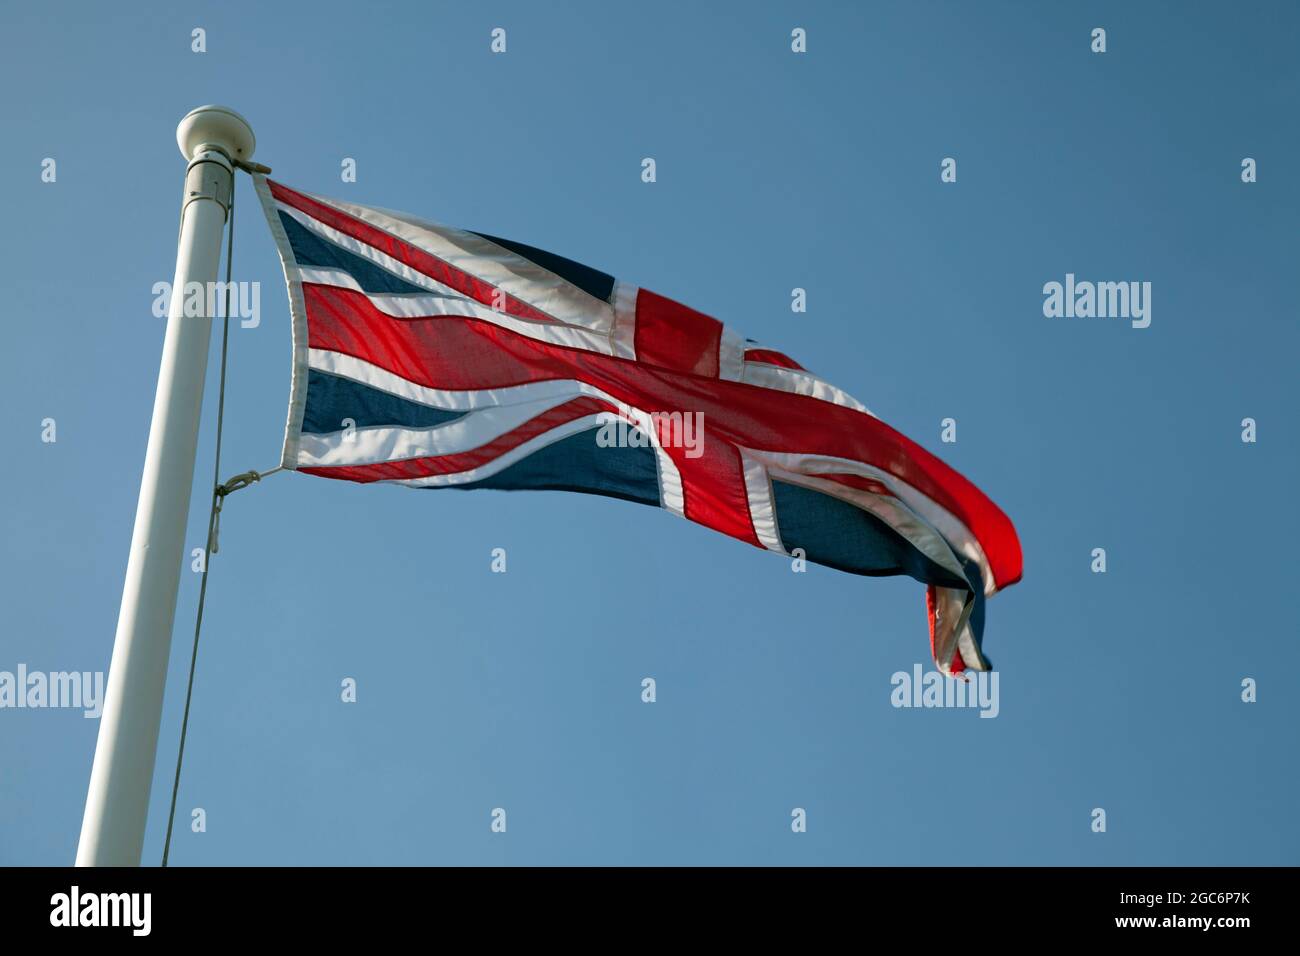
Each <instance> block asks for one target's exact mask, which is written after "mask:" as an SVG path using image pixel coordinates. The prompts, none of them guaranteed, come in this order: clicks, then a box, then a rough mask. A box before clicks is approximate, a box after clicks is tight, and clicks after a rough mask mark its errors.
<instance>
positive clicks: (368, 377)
mask: <svg viewBox="0 0 1300 956" xmlns="http://www.w3.org/2000/svg"><path fill="white" fill-rule="evenodd" d="M254 178H255V181H256V186H257V192H258V196H259V197H260V199H261V202H262V206H263V209H264V211H265V212H266V217H267V221H268V222H269V224H270V227H271V232H272V234H273V235H274V237H275V242H276V246H277V247H278V249H279V253H280V259H281V261H282V263H283V266H284V274H285V279H286V281H287V283H288V287H289V302H290V312H291V314H292V319H293V378H292V386H291V396H290V401H289V416H288V424H287V426H286V429H285V441H284V454H283V461H282V465H283V466H284V467H285V468H289V469H296V470H297V471H300V472H304V473H306V474H310V475H319V476H321V477H325V478H336V479H341V480H344V481H353V482H362V483H368V482H387V483H391V484H401V485H406V486H409V487H412V488H456V489H461V490H466V489H475V488H496V489H505V490H522V489H550V490H565V491H578V492H586V493H589V494H597V495H607V496H610V497H615V498H622V499H625V500H628V501H635V502H640V503H642V504H648V505H654V506H656V507H659V508H663V509H664V510H666V511H670V512H672V513H673V514H675V515H679V516H681V517H684V518H687V519H689V520H691V521H694V522H697V523H699V524H702V525H704V526H705V527H708V528H712V529H713V530H715V531H720V532H722V533H723V534H726V535H730V536H731V537H733V538H737V539H739V540H741V541H744V542H746V543H748V544H751V545H754V546H755V547H758V548H764V549H767V550H769V551H774V552H776V553H778V554H782V555H787V556H792V557H794V558H802V559H804V560H806V561H809V562H813V563H817V564H821V565H825V566H828V567H831V568H837V569H839V570H841V571H848V572H851V573H855V574H862V575H872V576H879V575H891V574H907V575H910V576H911V577H913V578H915V579H917V580H918V581H921V582H923V583H924V584H925V585H926V586H927V588H926V606H927V614H928V617H929V624H930V645H931V652H932V654H933V657H934V660H935V664H936V666H937V667H938V668H939V669H940V670H941V671H942V672H944V673H948V674H957V673H960V672H962V671H963V670H965V669H966V668H971V669H975V670H987V669H988V667H989V664H988V661H987V660H986V658H985V657H984V655H983V652H982V650H981V634H982V630H983V618H984V600H985V598H986V597H988V596H991V595H992V594H994V593H995V592H996V591H998V590H1000V589H1002V588H1004V587H1007V586H1008V585H1010V584H1014V583H1015V582H1016V581H1018V580H1019V579H1020V574H1021V557H1020V544H1019V541H1018V539H1017V537H1016V532H1015V529H1014V527H1013V526H1012V524H1011V522H1010V520H1009V519H1008V518H1007V517H1006V515H1004V514H1003V513H1002V512H1001V511H1000V510H999V509H998V508H997V506H996V505H994V504H993V502H992V501H990V500H989V499H988V498H987V497H985V496H984V494H982V493H981V492H980V491H979V489H977V488H976V487H975V486H974V485H972V484H971V483H970V482H969V481H967V480H966V479H965V478H963V477H962V476H961V475H959V474H957V472H955V471H953V470H952V469H951V468H949V467H948V466H947V465H945V464H944V463H943V462H941V461H940V460H939V459H938V458H936V457H935V456H934V455H932V454H930V453H929V452H927V451H926V450H925V449H923V448H921V447H920V446H919V445H917V444H915V443H914V442H912V441H910V440H908V439H907V438H906V437H904V436H903V435H901V434H899V433H898V432H897V431H895V430H894V429H892V428H890V427H889V426H888V425H886V424H885V423H884V422H882V421H880V420H879V419H878V418H876V417H875V416H874V415H873V414H872V413H871V412H870V411H868V410H867V408H866V407H865V406H864V405H863V404H862V403H861V402H859V401H857V400H856V399H854V398H852V397H851V396H850V395H848V394H847V393H846V392H844V391H842V390H840V389H839V388H837V387H835V386H834V385H832V384H830V383H829V382H827V381H825V380H824V379H822V378H820V377H818V376H817V375H815V374H813V373H812V372H809V371H807V370H806V369H804V368H803V367H802V366H801V365H799V363H797V362H795V361H794V360H793V359H791V358H789V357H788V356H787V355H785V354H784V353H782V352H779V351H776V350H774V349H770V348H764V347H763V346H761V345H759V344H758V343H756V342H754V341H752V340H748V339H745V338H743V337H741V336H740V335H739V334H737V333H736V332H735V331H734V330H733V329H731V328H729V327H728V326H725V325H723V324H722V323H721V322H719V321H717V320H716V319H713V318H711V317H710V316H707V315H705V314H703V313H701V312H697V311H695V310H694V309H691V308H689V307H687V306H685V305H682V304H680V303H678V302H674V301H673V300H672V299H668V298H665V297H664V296H661V295H658V294H656V293H654V292H651V291H650V290H648V289H642V288H638V287H637V286H634V285H631V284H630V283H627V282H623V281H620V280H618V279H615V278H614V277H613V276H611V275H608V274H606V273H604V272H601V271H599V270H597V269H593V268H590V267H588V266H585V265H581V264H579V263H577V262H573V261H571V260H569V259H565V258H563V257H561V256H557V255H554V254H552V253H549V252H544V251H542V250H541V249H536V248H534V247H532V246H528V245H524V244H523V243H519V242H514V241H511V240H508V239H501V238H498V237H496V236H490V235H487V234H485V233H477V232H470V231H468V230H463V229H455V228H450V227H448V226H442V225H437V224H435V223H431V222H425V221H423V220H421V219H417V218H415V217H412V216H409V215H406V214H404V213H397V212H391V211H388V210H383V209H377V208H372V207H369V206H362V205H358V204H356V203H350V202H342V201H340V200H337V199H325V198H323V197H320V196H315V195H310V194H307V193H303V192H299V191H297V190H294V189H290V188H289V187H287V186H284V185H282V184H280V183H277V182H273V181H271V180H269V179H267V178H266V177H264V176H261V175H258V176H256V177H254Z"/></svg>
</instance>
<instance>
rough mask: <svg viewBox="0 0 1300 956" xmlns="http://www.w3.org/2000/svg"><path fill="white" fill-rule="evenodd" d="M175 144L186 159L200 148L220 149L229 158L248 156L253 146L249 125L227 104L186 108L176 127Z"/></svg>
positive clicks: (255, 145) (191, 156)
mask: <svg viewBox="0 0 1300 956" xmlns="http://www.w3.org/2000/svg"><path fill="white" fill-rule="evenodd" d="M176 145H177V146H179V147H180V148H181V155H182V156H184V157H185V159H186V160H191V159H193V158H194V157H195V156H196V155H197V154H198V153H199V152H200V151H202V150H203V149H204V148H215V149H219V150H221V152H223V153H225V154H226V156H227V157H229V158H230V159H232V160H234V159H239V160H245V161H246V160H248V159H250V158H252V155H253V150H254V149H255V148H256V147H257V138H256V137H255V136H254V135H253V128H252V127H251V126H249V125H248V120H246V119H244V118H243V117H242V116H240V115H239V114H238V113H236V112H235V111H234V110H232V109H230V108H229V107H228V106H200V107H199V108H198V109H193V110H190V111H189V112H188V113H186V114H185V118H184V119H182V120H181V122H180V125H179V126H177V127H176Z"/></svg>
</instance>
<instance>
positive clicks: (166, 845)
mask: <svg viewBox="0 0 1300 956" xmlns="http://www.w3.org/2000/svg"><path fill="white" fill-rule="evenodd" d="M236 165H238V166H239V167H240V168H244V164H241V163H237V164H236ZM227 230H228V231H227V234H226V314H225V316H224V317H223V320H222V325H221V385H220V388H219V389H218V391H217V448H216V453H215V455H214V456H213V462H212V506H211V508H210V509H209V511H208V538H207V548H206V554H205V556H204V560H203V574H202V576H201V577H200V579H199V606H198V611H197V612H196V614H195V616H194V646H193V648H192V649H191V651H190V674H189V680H188V681H187V683H186V685H185V716H184V717H182V718H181V739H180V745H179V746H178V748H177V750H176V775H175V777H174V778H173V779H172V800H171V806H170V808H168V811H167V837H166V839H165V840H164V841H163V855H162V865H163V866H166V865H167V858H168V856H169V855H170V854H171V846H172V827H173V826H174V824H175V822H176V797H177V795H178V794H179V793H180V787H181V764H182V763H183V761H184V759H185V736H186V733H187V732H188V730H189V726H190V702H191V700H192V699H193V696H194V668H195V665H196V664H197V663H198V658H199V634H200V633H201V632H202V630H203V605H204V603H205V601H206V599H207V595H208V572H209V571H210V570H211V568H212V561H211V558H212V555H214V554H216V553H217V532H218V529H219V526H220V518H221V506H222V504H223V503H224V502H225V500H226V496H227V495H229V494H233V493H234V492H236V491H239V490H240V489H241V488H247V487H248V486H249V485H251V484H254V483H256V482H258V481H261V480H262V479H263V478H265V477H266V476H267V475H273V474H275V473H276V472H277V471H281V470H282V469H283V466H279V467H276V468H272V469H270V470H269V471H263V472H256V471H246V472H244V473H243V474H239V475H236V476H235V477H233V478H231V479H230V480H228V481H226V482H224V483H222V481H221V432H222V426H223V425H224V424H225V415H226V355H227V352H228V351H229V344H230V306H231V291H232V290H231V284H230V275H231V269H232V267H233V264H234V262H233V260H234V251H235V190H234V182H233V180H232V182H231V190H230V216H229V223H228V225H227Z"/></svg>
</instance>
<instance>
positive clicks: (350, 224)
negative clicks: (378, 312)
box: [266, 179, 556, 323]
mask: <svg viewBox="0 0 1300 956" xmlns="http://www.w3.org/2000/svg"><path fill="white" fill-rule="evenodd" d="M266 184H267V185H268V186H270V187H271V195H272V196H274V197H275V198H276V199H278V200H279V201H280V202H282V203H285V204H286V205H289V206H292V207H293V208H294V209H297V210H298V211H299V212H302V213H306V214H307V215H308V216H311V218H313V219H315V220H317V221H318V222H322V223H324V224H325V225H327V226H329V227H330V228H331V229H336V230H338V231H339V232H341V233H343V234H344V235H345V236H351V237H352V238H353V239H357V240H359V241H361V242H364V243H365V244H366V245H368V246H373V247H374V248H375V249H378V250H379V251H380V252H382V253H384V254H385V255H388V256H391V257H392V258H394V259H396V260H397V261H398V262H401V263H403V264H404V265H408V266H410V267H411V268H412V269H414V270H416V271H417V272H420V273H422V274H423V275H426V276H428V277H429V278H430V279H436V280H437V281H438V282H441V283H442V284H443V285H446V286H450V287H451V288H453V289H455V290H456V291H457V292H459V293H461V294H462V295H466V296H469V297H470V298H471V299H474V300H475V301H477V302H481V303H482V304H483V305H486V306H489V307H491V308H497V307H498V305H497V301H498V292H499V290H498V288H497V287H496V286H494V285H493V284H492V283H490V282H486V281H484V280H483V279H480V278H478V277H477V276H472V275H470V274H469V273H468V272H465V271H464V270H462V269H458V268H456V267H455V266H453V265H452V264H451V263H449V262H446V261H445V260H443V259H439V258H438V257H437V256H435V255H433V254H432V253H429V252H426V251H425V250H424V249H421V248H419V247H418V246H414V245H412V244H411V243H409V242H406V241H405V240H403V239H399V238H398V237H397V236H394V235H392V234H391V233H387V232H384V231H383V230H382V229H376V228H375V227H374V226H372V225H370V224H369V223H367V222H364V221H362V220H360V219H358V218H356V217H355V216H350V215H348V214H347V213H345V212H342V211H340V210H338V209H335V208H334V207H333V206H326V205H325V204H324V203H320V202H317V201H316V200H314V199H312V198H311V197H310V196H304V195H303V194H302V193H300V192H296V191H294V190H292V189H290V188H289V187H288V186H282V185H280V184H279V183H277V182H273V181H271V180H269V179H268V180H267V181H266ZM499 301H500V306H499V307H500V309H501V310H502V311H503V312H505V313H507V314H509V315H514V316H518V317H519V318H521V319H532V320H533V321H534V322H550V323H554V322H555V321H556V320H555V319H554V318H553V317H552V316H549V315H547V314H546V313H545V312H540V311H538V310H537V309H535V308H533V307H532V306H531V305H529V304H528V303H527V302H524V301H522V300H520V299H516V298H515V297H514V296H512V295H509V294H507V293H501V294H500V300H499Z"/></svg>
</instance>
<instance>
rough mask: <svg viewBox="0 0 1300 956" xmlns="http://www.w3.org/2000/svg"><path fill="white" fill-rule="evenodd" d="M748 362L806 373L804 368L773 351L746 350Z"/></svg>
mask: <svg viewBox="0 0 1300 956" xmlns="http://www.w3.org/2000/svg"><path fill="white" fill-rule="evenodd" d="M745 361H746V362H762V363H763V364H764V365H776V366H779V367H781V368H792V369H794V370H795V371H797V372H802V371H805V369H804V367H803V366H802V365H800V364H799V363H798V362H796V361H795V360H794V359H792V358H790V356H788V355H784V354H782V353H781V352H774V351H773V350H772V349H745Z"/></svg>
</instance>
